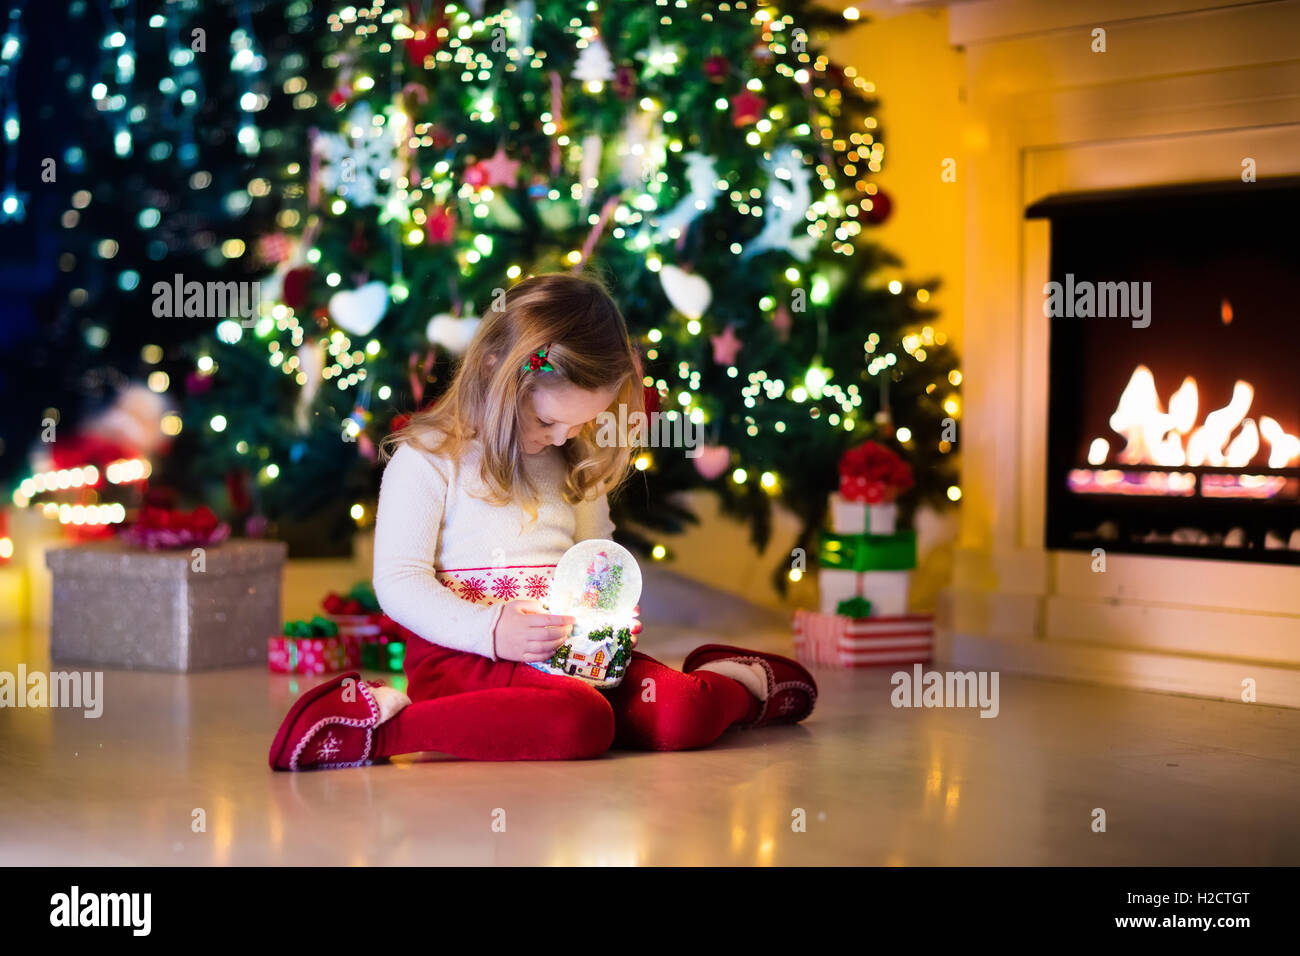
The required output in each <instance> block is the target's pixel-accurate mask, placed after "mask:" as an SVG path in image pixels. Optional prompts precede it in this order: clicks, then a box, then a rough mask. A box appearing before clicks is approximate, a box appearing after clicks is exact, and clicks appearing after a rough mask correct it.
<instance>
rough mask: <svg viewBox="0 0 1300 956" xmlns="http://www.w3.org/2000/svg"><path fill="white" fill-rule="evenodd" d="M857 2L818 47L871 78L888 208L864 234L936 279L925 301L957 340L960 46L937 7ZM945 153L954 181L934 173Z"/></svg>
mask: <svg viewBox="0 0 1300 956" xmlns="http://www.w3.org/2000/svg"><path fill="white" fill-rule="evenodd" d="M824 5H825V6H827V7H830V8H832V9H836V10H842V9H844V8H845V7H847V6H850V4H848V3H846V2H845V0H826V2H825V4H824ZM856 6H857V7H858V8H859V9H860V10H861V13H862V17H863V19H864V20H865V21H866V22H861V21H860V22H859V24H858V25H857V26H854V27H852V28H851V29H849V30H848V31H846V32H845V33H843V34H841V35H839V36H837V37H834V38H832V39H831V40H830V42H829V43H828V45H827V54H828V55H829V56H830V58H831V60H832V61H833V62H835V63H837V64H839V65H840V66H844V67H848V66H852V67H853V68H854V69H856V70H857V71H858V72H859V74H860V75H861V76H862V77H863V79H865V80H867V81H869V82H871V83H874V84H875V87H876V92H875V95H876V96H877V97H878V98H879V100H880V112H879V114H878V115H877V117H876V118H877V120H878V121H879V123H880V130H881V134H882V138H883V140H884V143H885V162H884V166H883V167H882V170H881V172H880V173H878V174H877V175H875V176H874V177H873V179H874V181H875V182H876V184H877V185H878V186H880V188H881V189H883V190H884V191H885V192H886V193H888V194H889V196H890V198H891V199H892V200H893V202H894V207H893V213H892V215H891V216H890V218H889V219H888V220H887V221H886V222H885V223H884V225H882V226H879V227H877V228H875V229H874V230H873V232H872V233H871V235H872V237H873V238H874V239H875V241H877V242H879V243H880V244H881V245H882V246H884V247H885V248H886V249H888V250H889V251H891V252H893V253H894V254H895V255H897V256H898V257H899V258H901V259H902V260H903V263H904V266H903V268H902V269H900V270H898V273H899V277H900V278H904V277H905V278H910V279H913V280H920V279H923V278H927V277H929V276H938V277H939V278H940V279H942V280H943V286H942V290H941V291H939V292H937V293H935V295H934V296H933V297H932V298H931V300H930V305H931V306H934V307H935V308H937V309H938V310H939V311H940V316H939V318H938V320H937V322H936V327H937V328H942V329H943V330H944V331H945V332H947V333H948V335H949V336H950V337H951V338H952V339H953V341H954V342H955V343H956V344H958V345H960V341H961V325H962V299H963V285H964V282H965V275H964V272H963V262H964V258H965V255H964V242H965V231H964V230H965V218H964V198H965V192H964V187H963V185H962V182H963V177H962V172H963V169H962V167H963V158H962V146H963V138H964V130H965V119H964V117H965V109H964V104H963V102H962V100H963V92H962V91H963V80H964V77H965V63H964V59H963V55H962V53H961V51H959V50H956V49H954V48H953V47H952V46H951V45H950V44H949V41H948V11H947V10H946V9H944V8H938V9H935V8H925V9H919V10H906V9H903V10H901V11H900V10H898V9H895V8H894V7H893V5H891V4H890V3H888V2H884V0H879V2H877V3H875V4H874V5H872V4H857V5H856ZM945 158H952V159H954V160H956V171H957V181H956V182H948V183H945V182H943V181H942V179H941V178H940V173H941V171H942V164H943V161H944V159H945ZM894 277H895V276H894V275H888V276H886V278H889V279H892V278H894Z"/></svg>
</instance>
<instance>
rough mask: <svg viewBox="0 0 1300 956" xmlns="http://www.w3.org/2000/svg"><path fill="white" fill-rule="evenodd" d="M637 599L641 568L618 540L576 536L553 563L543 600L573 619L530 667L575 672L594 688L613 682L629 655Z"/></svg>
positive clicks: (622, 671) (619, 676)
mask: <svg viewBox="0 0 1300 956" xmlns="http://www.w3.org/2000/svg"><path fill="white" fill-rule="evenodd" d="M639 600H641V568H640V566H639V565H638V564H637V563H636V558H634V557H633V556H632V554H631V552H629V551H628V550H627V548H625V547H623V546H622V545H621V544H618V543H616V542H614V541H607V540H605V539H603V538H595V539H592V540H590V541H579V542H578V543H577V544H575V545H574V546H573V547H572V548H570V549H569V550H568V551H566V552H565V553H564V557H562V558H561V559H560V563H559V564H557V565H556V566H555V577H554V579H552V581H551V591H550V594H549V595H548V596H547V598H546V601H545V602H544V604H545V606H546V609H547V611H549V612H550V613H552V614H568V615H571V616H572V617H573V618H575V622H574V625H573V631H572V633H571V634H570V635H569V638H568V640H566V641H565V642H564V643H563V644H561V645H560V646H559V647H558V648H557V649H556V651H555V654H554V655H552V657H551V658H550V659H549V660H547V661H542V662H534V663H533V664H532V666H533V667H536V668H537V669H538V670H539V671H545V672H546V673H548V674H562V675H565V676H567V677H577V678H579V679H581V680H585V681H587V682H588V683H589V684H592V685H594V686H596V687H617V686H618V684H619V682H620V681H621V680H622V679H623V675H624V674H625V673H626V672H627V665H628V661H630V660H631V659H632V626H633V624H635V623H636V615H635V614H634V613H633V610H634V608H635V607H636V605H637V602H638V601H639Z"/></svg>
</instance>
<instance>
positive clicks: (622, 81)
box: [614, 65, 636, 100]
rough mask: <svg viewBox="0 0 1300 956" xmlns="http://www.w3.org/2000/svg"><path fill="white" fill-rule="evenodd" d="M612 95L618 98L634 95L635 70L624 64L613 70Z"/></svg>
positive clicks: (624, 98)
mask: <svg viewBox="0 0 1300 956" xmlns="http://www.w3.org/2000/svg"><path fill="white" fill-rule="evenodd" d="M614 95H615V96H617V97H618V98H619V99H620V100H630V99H632V97H634V96H636V70H634V69H632V67H630V66H626V65H624V66H620V67H619V68H618V69H617V70H615V71H614Z"/></svg>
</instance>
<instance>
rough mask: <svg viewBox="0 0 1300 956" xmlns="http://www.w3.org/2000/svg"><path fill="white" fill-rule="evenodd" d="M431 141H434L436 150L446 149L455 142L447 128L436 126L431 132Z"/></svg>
mask: <svg viewBox="0 0 1300 956" xmlns="http://www.w3.org/2000/svg"><path fill="white" fill-rule="evenodd" d="M429 139H430V140H432V141H433V142H432V145H433V148H434V149H446V148H447V147H448V146H450V145H451V144H452V143H453V142H454V141H455V139H454V137H453V136H452V135H451V133H450V132H448V131H447V128H446V127H445V126H434V127H433V129H431V130H429Z"/></svg>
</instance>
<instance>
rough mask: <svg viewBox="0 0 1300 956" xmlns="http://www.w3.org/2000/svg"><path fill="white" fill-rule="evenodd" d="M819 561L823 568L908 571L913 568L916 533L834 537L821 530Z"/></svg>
mask: <svg viewBox="0 0 1300 956" xmlns="http://www.w3.org/2000/svg"><path fill="white" fill-rule="evenodd" d="M818 558H819V560H820V562H821V566H822V567H823V568H837V569H839V570H843V571H911V570H912V569H913V568H915V567H916V532H915V531H899V532H897V533H896V534H834V533H833V532H830V531H822V532H821V540H820V542H819V550H818Z"/></svg>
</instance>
